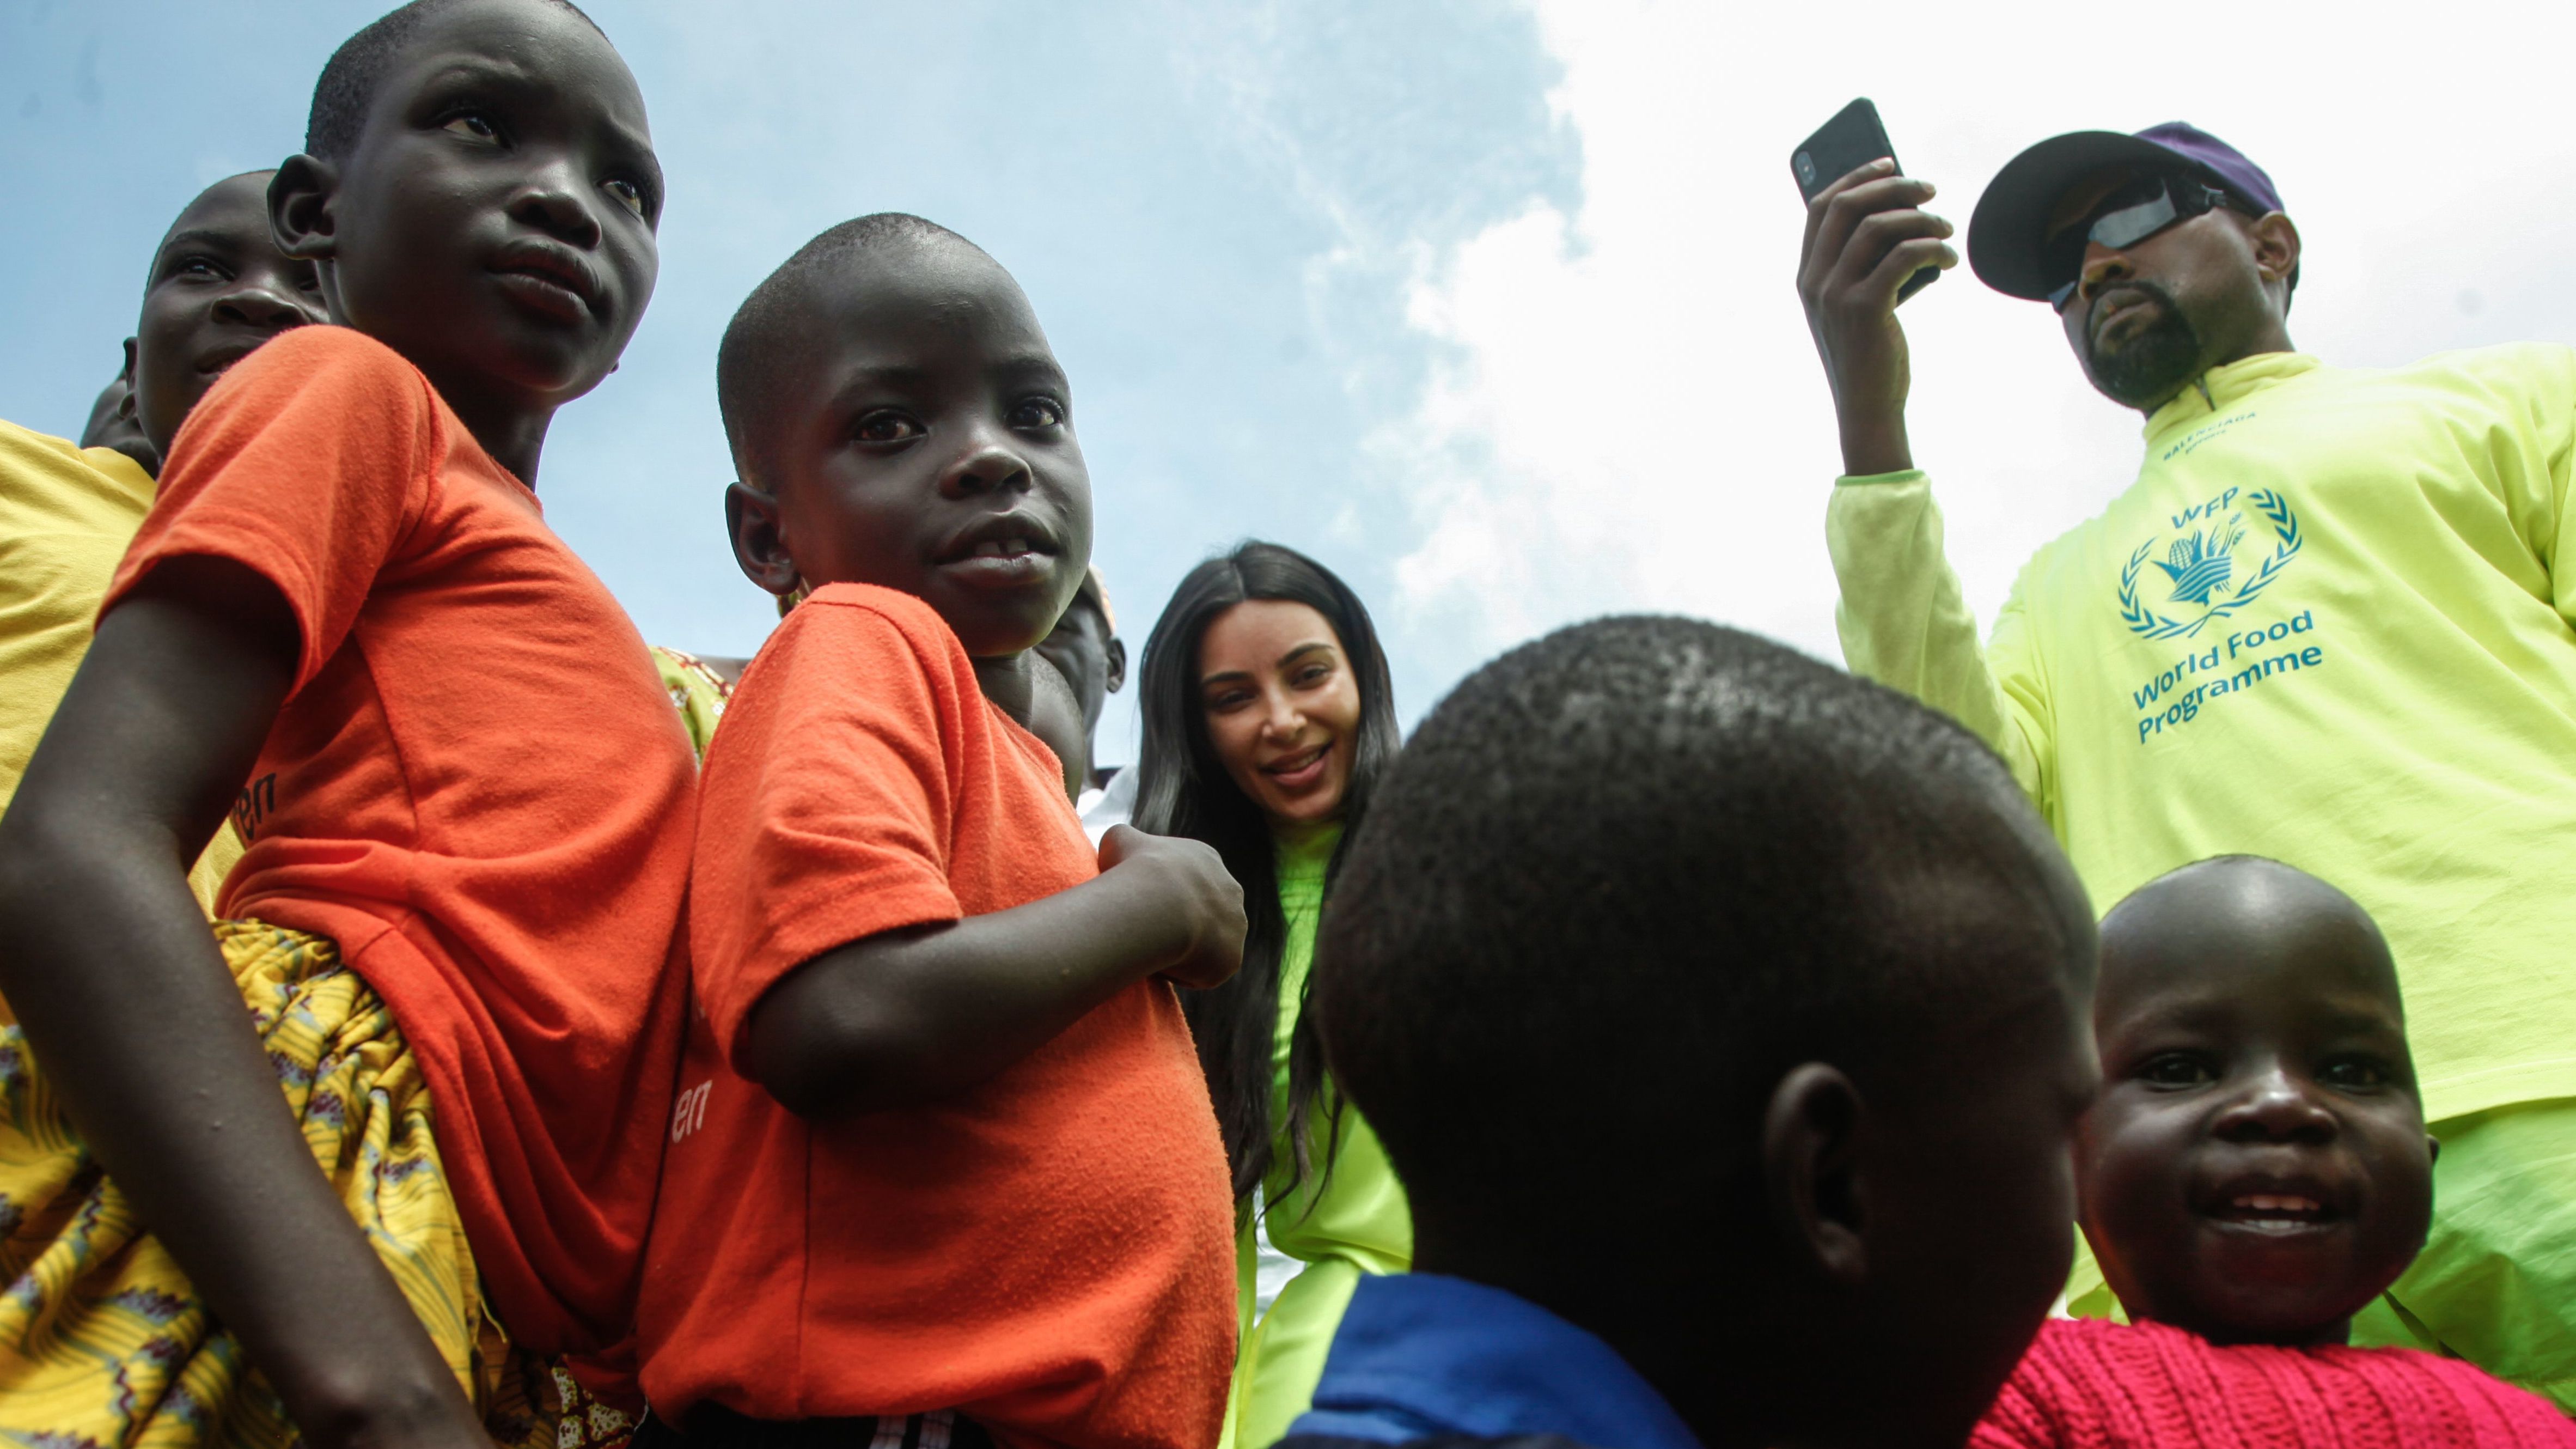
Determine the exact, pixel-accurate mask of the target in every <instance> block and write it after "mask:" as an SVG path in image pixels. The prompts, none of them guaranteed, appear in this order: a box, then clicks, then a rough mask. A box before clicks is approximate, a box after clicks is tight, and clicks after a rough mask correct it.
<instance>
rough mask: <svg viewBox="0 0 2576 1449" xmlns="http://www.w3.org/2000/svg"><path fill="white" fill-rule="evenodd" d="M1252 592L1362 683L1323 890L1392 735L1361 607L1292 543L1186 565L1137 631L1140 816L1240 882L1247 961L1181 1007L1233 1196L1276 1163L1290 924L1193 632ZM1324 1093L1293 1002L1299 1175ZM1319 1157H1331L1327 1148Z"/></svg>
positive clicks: (1264, 834) (1382, 656)
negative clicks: (1293, 606)
mask: <svg viewBox="0 0 2576 1449" xmlns="http://www.w3.org/2000/svg"><path fill="white" fill-rule="evenodd" d="M1247 599H1279V600H1285V601H1287V602H1290V603H1298V604H1304V605H1305V606H1307V607H1308V608H1310V609H1313V610H1314V611H1315V612H1316V613H1318V614H1321V615H1323V616H1324V622H1326V623H1328V624H1330V625H1332V626H1333V633H1334V634H1335V635H1336V636H1338V637H1339V639H1340V642H1341V647H1342V654H1343V657H1344V658H1345V659H1346V660H1348V661H1349V663H1348V667H1349V668H1350V670H1351V672H1352V674H1353V676H1354V677H1355V679H1356V681H1357V683H1358V685H1359V693H1360V726H1359V737H1358V739H1357V740H1355V741H1354V742H1353V743H1354V749H1353V751H1352V754H1351V773H1350V779H1349V782H1348V784H1347V785H1346V786H1345V787H1344V790H1343V794H1342V843H1341V845H1340V846H1339V847H1337V848H1336V849H1335V850H1334V852H1333V859H1332V862H1331V864H1330V865H1328V866H1327V867H1326V868H1325V875H1324V888H1325V890H1326V891H1327V892H1328V893H1329V892H1330V891H1331V889H1332V880H1333V877H1334V876H1335V875H1336V874H1338V873H1339V872H1340V870H1341V866H1342V854H1343V852H1344V851H1347V850H1348V849H1349V848H1350V842H1351V838H1352V836H1353V835H1355V834H1357V833H1358V830H1359V823H1360V817H1361V816H1362V815H1364V814H1366V813H1367V811H1368V801H1369V794H1370V792H1371V791H1372V790H1374V789H1375V788H1376V786H1377V782H1378V778H1379V776H1381V775H1382V774H1384V773H1385V771H1386V767H1387V765H1388V764H1390V763H1391V762H1392V761H1393V760H1394V759H1395V751H1396V746H1397V744H1398V741H1399V735H1398V732H1397V730H1396V725H1395V695H1394V690H1393V688H1392V687H1391V686H1390V684H1389V683H1388V680H1387V670H1386V651H1385V650H1383V649H1381V648H1379V647H1378V642H1377V628H1376V626H1375V625H1373V624H1371V623H1370V622H1369V616H1368V610H1367V609H1366V608H1363V607H1362V606H1361V604H1360V600H1359V596H1358V595H1357V594H1354V593H1352V592H1351V590H1350V586H1349V585H1347V584H1344V583H1343V582H1342V581H1341V580H1340V579H1338V578H1336V577H1334V575H1333V572H1332V570H1330V569H1327V568H1325V567H1324V566H1323V565H1322V564H1319V563H1317V562H1315V561H1314V560H1313V559H1310V558H1308V557H1306V556H1305V555H1304V554H1302V553H1299V552H1297V551H1296V550H1295V549H1290V548H1282V547H1281V546H1279V545H1278V544H1275V543H1258V542H1254V543H1243V544H1238V545H1236V546H1235V548H1234V550H1233V551H1232V552H1230V553H1225V554H1220V555H1218V556H1217V557H1215V558H1212V559H1209V560H1208V561H1207V562H1205V563H1202V564H1200V565H1199V566H1198V567H1197V568H1194V569H1192V570H1190V572H1189V574H1188V576H1187V577H1185V578H1183V579H1182V580H1181V586H1180V587H1179V588H1177V589H1174V590H1173V591H1172V602H1171V603H1169V604H1167V605H1165V606H1164V609H1163V617H1161V618H1160V619H1157V620H1155V621H1154V632H1153V633H1152V634H1151V635H1149V636H1147V638H1146V640H1145V667H1144V670H1143V676H1144V683H1143V684H1142V685H1141V686H1139V688H1138V694H1137V705H1138V708H1139V709H1140V710H1141V711H1142V712H1143V714H1144V722H1145V738H1144V744H1143V748H1142V750H1141V752H1140V754H1139V757H1138V760H1137V765H1136V768H1137V787H1136V789H1137V793H1136V815H1135V821H1136V826H1137V828H1138V829H1140V830H1147V831H1151V832H1153V833H1154V834H1156V835H1183V836H1188V837H1189V838H1191V839H1193V840H1203V841H1205V842H1207V843H1208V844H1209V845H1212V846H1214V847H1216V851H1217V854H1218V855H1219V856H1221V857H1223V858H1224V860H1225V865H1226V869H1227V870H1229V871H1232V872H1233V873H1234V879H1235V882H1236V884H1238V885H1241V886H1242V887H1243V912H1244V915H1245V917H1246V930H1245V932H1244V937H1243V969H1242V970H1241V971H1238V972H1236V973H1235V976H1234V979H1233V980H1231V981H1228V982H1227V983H1225V984H1224V985H1223V986H1219V987H1216V988H1214V989H1213V990H1209V991H1184V992H1182V993H1181V1010H1182V1012H1183V1013H1184V1014H1186V1015H1187V1016H1188V1017H1189V1022H1190V1031H1191V1033H1192V1035H1194V1036H1195V1037H1196V1038H1197V1039H1198V1049H1199V1066H1200V1067H1201V1068H1202V1069H1203V1070H1205V1071H1206V1073H1207V1082H1208V1095H1209V1096H1210V1097H1212V1098H1214V1099H1215V1101H1216V1116H1217V1125H1218V1127H1219V1128H1220V1130H1221V1131H1222V1132H1223V1134H1224V1137H1225V1155H1226V1161H1227V1163H1228V1164H1229V1165H1230V1166H1231V1167H1232V1168H1233V1169H1234V1195H1235V1197H1236V1199H1237V1200H1241V1199H1243V1198H1246V1197H1249V1196H1250V1195H1251V1193H1252V1190H1253V1189H1254V1188H1256V1187H1258V1186H1260V1185H1261V1180H1262V1178H1264V1177H1266V1176H1268V1175H1269V1172H1270V1168H1271V1160H1270V1143H1271V1137H1272V1132H1271V1126H1272V1124H1271V1121H1270V1096H1271V1053H1272V1052H1273V1050H1275V1045H1274V1044H1275V1043H1276V1041H1277V1036H1276V1033H1277V1031H1278V1023H1279V1005H1280V1003H1279V957H1280V952H1281V951H1282V949H1283V948H1284V947H1285V946H1286V944H1287V936H1288V922H1287V918H1286V917H1285V916H1283V915H1282V914H1281V913H1280V910H1279V879H1278V872H1277V870H1276V869H1275V868H1274V864H1273V858H1272V850H1273V848H1274V847H1273V846H1272V844H1271V835H1270V822H1269V820H1268V819H1267V817H1265V816H1264V815H1263V814H1262V813H1261V809H1260V807H1259V806H1257V805H1255V804H1254V803H1253V802H1252V801H1251V800H1249V799H1247V798H1245V796H1244V794H1243V792H1242V791H1241V790H1240V789H1238V788H1236V786H1235V783H1234V779H1233V777H1232V776H1230V775H1228V774H1227V773H1226V771H1225V764H1224V762H1222V761H1220V760H1219V759H1217V757H1216V751H1215V748H1214V747H1213V746H1211V745H1210V744H1209V743H1208V732H1207V712H1206V707H1205V705H1204V704H1203V702H1202V700H1203V696H1202V695H1201V694H1200V691H1199V641H1200V640H1201V639H1202V638H1204V637H1205V636H1206V634H1207V630H1208V626H1209V625H1210V624H1212V623H1214V622H1216V619H1217V616H1218V615H1220V614H1223V613H1224V612H1225V611H1226V610H1228V609H1231V608H1233V607H1234V606H1235V605H1237V604H1240V603H1242V602H1244V601H1245V600H1247ZM1308 979H1309V980H1311V979H1312V977H1311V976H1310V977H1309V978H1308ZM1324 1098H1325V1084H1324V1051H1323V1044H1322V1042H1321V1041H1320V1040H1319V1039H1318V1038H1317V1037H1316V1035H1315V1028H1314V1027H1313V1026H1312V1025H1311V1024H1309V1023H1308V1021H1307V1020H1306V1010H1305V1003H1304V1002H1303V1001H1302V1000H1301V1001H1299V1002H1298V1004H1297V1025H1296V1028H1295V1030H1294V1033H1293V1034H1292V1035H1291V1037H1290V1039H1289V1048H1288V1141H1289V1144H1290V1151H1291V1153H1292V1154H1293V1157H1294V1160H1295V1163H1296V1171H1297V1180H1298V1181H1300V1182H1302V1181H1304V1180H1305V1178H1306V1175H1307V1173H1308V1172H1309V1171H1310V1170H1312V1166H1313V1164H1312V1163H1311V1162H1310V1161H1309V1158H1308V1153H1307V1147H1306V1131H1307V1124H1308V1122H1309V1121H1310V1120H1311V1119H1312V1117H1313V1114H1314V1111H1315V1109H1316V1107H1317V1106H1318V1105H1319V1104H1323V1105H1324V1107H1325V1110H1326V1111H1327V1112H1328V1113H1330V1114H1331V1115H1332V1116H1333V1117H1335V1118H1338V1117H1339V1115H1340V1104H1339V1102H1338V1101H1337V1100H1336V1101H1334V1102H1331V1103H1325V1102H1324ZM1325 1165H1326V1167H1327V1168H1329V1167H1330V1165H1331V1163H1330V1159H1329V1157H1328V1158H1327V1161H1326V1164H1325ZM1283 1195H1284V1194H1283Z"/></svg>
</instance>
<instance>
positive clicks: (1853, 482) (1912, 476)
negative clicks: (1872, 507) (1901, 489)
mask: <svg viewBox="0 0 2576 1449" xmlns="http://www.w3.org/2000/svg"><path fill="white" fill-rule="evenodd" d="M1922 481H1923V470H1922V469H1920V468H1908V469H1906V470H1904V471H1903V472H1901V473H1863V474H1851V473H1846V474H1844V475H1843V476H1841V477H1839V478H1836V479H1835V480H1834V486H1835V487H1837V488H1866V487H1868V486H1869V485H1871V484H1873V483H1920V482H1922Z"/></svg>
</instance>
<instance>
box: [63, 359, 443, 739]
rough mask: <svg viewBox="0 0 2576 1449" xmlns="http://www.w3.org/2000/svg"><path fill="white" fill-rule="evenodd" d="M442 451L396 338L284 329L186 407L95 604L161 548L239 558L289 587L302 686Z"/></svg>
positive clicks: (127, 586)
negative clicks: (156, 489)
mask: <svg viewBox="0 0 2576 1449" xmlns="http://www.w3.org/2000/svg"><path fill="white" fill-rule="evenodd" d="M445 452H446V440H445V439H444V437H443V436H442V435H441V425H440V422H439V418H438V408H437V405H436V402H435V400H434V398H433V397H432V396H431V394H430V390H429V381H428V379H427V378H424V377H422V376H421V375H420V373H419V371H418V370H417V369H415V368H413V367H412V366H411V364H409V363H407V362H405V361H403V360H402V358H401V357H400V356H399V355H397V354H396V353H394V352H393V351H392V350H391V349H390V348H387V347H386V346H385V345H384V344H382V343H380V342H377V341H375V340H374V339H372V338H369V337H366V336H364V335H362V334H360V333H357V332H353V331H350V330H349V329H347V328H344V327H305V328H299V329H298V330H296V331H294V332H290V333H287V334H286V335H285V336H283V337H280V338H278V339H277V340H275V341H273V342H270V343H269V344H267V345H266V346H264V347H262V348H260V349H259V350H258V351H257V352H254V353H252V354H251V355H250V356H249V357H246V358H244V359H242V361H241V362H239V363H238V364H236V365H235V366H234V367H233V369H232V370H231V371H230V372H228V373H226V374H225V375H224V378H223V380H222V381H221V382H218V383H217V384H215V387H214V390H213V391H211V392H209V393H207V394H206V396H205V399H204V401H202V402H200V403H198V404H197V407H196V410H195V411H194V412H192V413H190V414H189V416H188V422H187V425H186V426H185V427H183V428H182V429H180V432H179V437H178V440H177V442H176V443H175V444H174V445H173V446H172V448H171V453H170V462H169V465H168V466H167V467H166V468H164V469H163V470H162V473H161V490H160V496H159V498H158V499H157V500H156V501H155V502H154V503H153V505H152V511H151V513H150V514H149V515H148V516H146V517H145V519H144V520H143V527H142V529H141V531H140V532H138V533H137V534H136V535H135V538H134V543H133V545H132V546H131V547H130V548H128V549H127V550H126V554H125V560H124V562H123V563H122V564H120V565H119V566H118V568H117V570H116V577H115V579H114V581H113V582H112V583H110V585H109V586H108V591H107V598H106V601H105V602H104V603H102V604H101V605H100V607H99V612H100V613H101V614H102V615H104V614H105V613H106V612H107V611H108V610H110V609H113V608H115V607H116V606H117V604H118V603H119V602H120V601H122V600H123V599H124V597H125V595H126V593H127V592H128V591H129V590H131V589H132V588H133V587H134V585H135V584H136V583H137V582H138V581H140V580H141V579H142V578H143V576H144V575H146V574H148V573H150V572H151V571H152V569H153V568H154V567H155V566H156V565H158V564H160V563H161V562H162V561H163V560H166V559H171V558H176V557H179V556H181V555H188V554H194V555H200V556H211V557H216V558H225V559H230V560H232V561H234V562H236V563H239V564H242V565H244V566H246V567H248V568H250V569H251V570H253V571H254V572H256V573H258V574H259V575H260V576H261V577H263V578H266V579H267V580H268V581H269V582H270V583H272V584H275V585H276V586H277V591H278V592H279V593H280V594H283V595H284V596H285V598H286V605H287V608H288V609H289V610H291V611H292V612H293V614H294V616H295V623H296V627H297V629H298V630H299V631H300V632H301V633H302V635H303V643H302V647H301V653H300V655H299V657H298V658H297V660H296V667H295V688H297V689H302V688H303V687H304V685H305V684H307V683H308V682H310V681H311V680H312V678H313V676H314V675H315V674H317V673H319V672H320V671H321V668H322V666H323V664H324V663H325V662H326V661H327V660H329V659H330V658H331V656H332V655H333V654H334V653H336V652H337V651H338V650H339V647H340V644H341V642H342V641H343V640H345V639H346V638H347V637H348V635H349V631H350V629H351V628H352V627H354V626H355V624H356V623H357V618H358V610H359V606H360V605H362V604H364V603H365V602H366V599H367V595H368V593H369V592H370V591H371V590H372V589H373V588H374V587H375V581H376V575H377V574H378V573H379V572H380V571H382V569H383V568H384V565H385V562H386V560H387V559H389V558H391V557H392V556H393V554H394V551H395V549H396V548H397V547H398V546H399V545H400V543H401V541H402V538H403V536H404V535H405V533H406V532H408V531H409V529H410V528H411V527H412V526H413V525H414V524H416V523H417V522H418V521H419V520H420V518H421V517H422V515H423V514H424V513H425V512H426V511H427V509H428V505H429V501H430V493H431V489H432V488H433V487H434V486H435V479H436V478H437V475H438V470H439V464H440V462H441V460H442V458H443V457H444V455H445ZM462 642H463V641H460V645H461V644H462Z"/></svg>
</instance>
